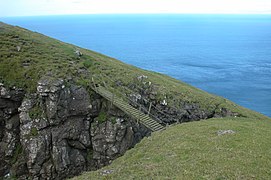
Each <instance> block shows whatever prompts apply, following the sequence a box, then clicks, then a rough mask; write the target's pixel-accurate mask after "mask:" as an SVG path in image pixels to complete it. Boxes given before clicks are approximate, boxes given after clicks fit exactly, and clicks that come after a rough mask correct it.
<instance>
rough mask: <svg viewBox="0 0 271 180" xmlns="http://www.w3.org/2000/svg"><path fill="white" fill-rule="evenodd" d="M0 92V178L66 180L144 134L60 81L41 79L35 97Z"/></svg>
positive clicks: (99, 163)
mask: <svg viewBox="0 0 271 180" xmlns="http://www.w3.org/2000/svg"><path fill="white" fill-rule="evenodd" d="M0 90H1V96H0V123H1V124H0V138H1V139H0V140H1V141H0V147H1V148H0V154H1V157H0V161H1V164H0V177H17V178H18V179H25V178H30V179H64V178H67V177H72V176H75V175H78V174H80V173H81V172H82V171H86V170H94V169H97V168H100V167H102V166H105V165H107V164H109V163H110V162H111V161H112V160H114V159H115V158H117V157H119V156H121V155H123V154H124V152H125V151H126V150H128V149H130V148H131V147H133V146H134V145H135V144H136V143H137V142H139V141H140V140H141V139H142V138H143V137H144V136H147V135H149V134H150V132H149V130H147V129H146V128H144V127H143V126H140V125H138V124H136V123H134V122H133V121H132V120H131V119H130V118H128V117H127V116H125V114H124V113H123V112H121V111H120V110H118V109H116V108H114V107H112V106H110V103H108V102H107V101H106V100H104V99H103V98H102V97H100V96H99V95H97V94H95V93H93V94H89V92H87V91H86V89H85V88H83V87H79V86H76V85H74V84H73V83H68V84H67V83H65V82H64V81H63V80H61V79H50V78H44V79H41V80H40V81H39V82H38V86H37V92H36V93H35V94H28V95H25V94H24V92H23V91H21V90H16V89H11V90H9V89H6V88H5V87H4V86H3V85H1V86H0ZM2 162H4V163H2Z"/></svg>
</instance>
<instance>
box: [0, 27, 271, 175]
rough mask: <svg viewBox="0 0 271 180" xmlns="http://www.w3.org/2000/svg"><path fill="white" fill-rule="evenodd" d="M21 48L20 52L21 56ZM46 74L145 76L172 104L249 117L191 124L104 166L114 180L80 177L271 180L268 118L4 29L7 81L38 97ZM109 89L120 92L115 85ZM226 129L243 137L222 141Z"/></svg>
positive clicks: (1, 53)
mask: <svg viewBox="0 0 271 180" xmlns="http://www.w3.org/2000/svg"><path fill="white" fill-rule="evenodd" d="M16 46H20V47H21V50H20V51H19V52H18V51H17V48H16ZM76 49H79V50H80V51H81V52H83V54H84V55H83V56H82V57H81V58H80V59H79V58H78V57H77V56H76V55H75V53H74V52H75V50H76ZM23 63H30V66H29V67H23ZM82 68H87V69H88V70H89V74H84V73H83V74H82V73H79V72H78V70H79V69H82ZM44 74H51V76H53V77H55V78H57V77H61V78H66V77H68V76H71V77H73V78H74V80H75V81H76V82H78V83H79V84H82V85H84V86H86V85H87V83H88V81H89V79H90V76H89V75H103V76H106V77H110V78H111V79H112V80H113V81H116V80H121V81H122V82H123V84H124V85H128V84H129V83H130V82H135V80H134V79H136V77H138V76H139V75H142V74H144V75H147V76H148V80H149V81H151V82H152V83H153V84H156V85H157V86H158V87H159V89H158V93H159V94H160V95H161V96H163V95H167V96H168V97H169V101H170V100H171V101H170V102H169V103H170V104H171V105H173V104H174V102H175V101H174V100H182V101H186V102H190V103H197V104H199V105H200V106H201V108H202V109H212V108H213V107H214V106H218V107H220V108H222V107H225V108H227V109H229V110H231V111H232V112H238V113H240V114H241V115H242V116H244V117H246V118H232V119H230V118H226V119H212V120H208V121H200V122H192V123H187V124H182V125H178V126H174V127H171V128H169V129H168V130H166V131H163V132H161V133H154V134H153V136H152V137H150V138H146V139H144V140H143V141H142V142H141V143H139V144H138V145H136V147H135V148H134V149H132V150H130V151H128V152H127V153H126V154H125V156H123V157H121V158H119V159H117V160H116V161H114V162H113V164H112V165H111V166H109V167H105V168H104V169H113V170H114V172H113V173H112V174H110V175H109V176H101V175H100V172H101V170H99V171H97V172H91V173H87V174H84V175H83V176H81V177H78V178H79V179H90V178H91V179H95V178H114V179H125V178H128V179H133V178H145V177H147V176H152V177H162V178H167V177H168V178H169V179H172V178H174V177H175V178H176V179H177V178H183V179H191V178H194V179H225V178H226V179H228V178H230V179H232V178H238V179H242V178H243V179H250V178H253V177H257V178H258V179H268V178H269V177H270V176H271V174H270V170H269V167H271V160H270V157H271V148H270V143H269V142H270V140H271V139H270V137H271V131H270V128H271V122H270V119H269V118H267V117H265V116H263V115H261V114H259V113H256V112H253V111H251V110H248V109H246V108H243V107H240V106H238V105H236V104H234V103H232V102H231V101H228V100H226V99H224V98H221V97H217V96H213V95H210V94H208V93H206V92H204V91H201V90H199V89H196V88H194V87H192V86H189V85H187V84H185V83H183V82H180V81H178V80H176V79H173V78H170V77H168V76H165V75H162V74H159V73H155V72H150V71H146V70H142V69H139V68H136V67H134V66H131V65H127V64H124V63H122V62H120V61H118V60H115V59H112V58H110V57H107V56H104V55H102V54H99V53H96V52H93V51H90V50H86V49H81V48H79V47H76V46H74V45H70V44H66V43H63V42H60V41H58V40H55V39H52V38H48V37H46V36H44V35H41V34H38V33H34V32H31V31H28V30H25V29H22V28H19V27H14V26H9V25H6V24H3V23H0V81H2V82H4V83H5V84H6V85H10V86H17V87H23V88H25V89H27V91H29V92H31V91H35V87H36V83H37V81H38V79H40V78H41V77H42V76H43V75H44ZM105 81H106V80H105ZM107 83H108V84H109V85H111V86H113V87H114V84H113V83H111V82H107ZM219 129H232V130H235V131H236V132H237V133H236V134H234V135H225V136H217V135H216V131H217V130H219Z"/></svg>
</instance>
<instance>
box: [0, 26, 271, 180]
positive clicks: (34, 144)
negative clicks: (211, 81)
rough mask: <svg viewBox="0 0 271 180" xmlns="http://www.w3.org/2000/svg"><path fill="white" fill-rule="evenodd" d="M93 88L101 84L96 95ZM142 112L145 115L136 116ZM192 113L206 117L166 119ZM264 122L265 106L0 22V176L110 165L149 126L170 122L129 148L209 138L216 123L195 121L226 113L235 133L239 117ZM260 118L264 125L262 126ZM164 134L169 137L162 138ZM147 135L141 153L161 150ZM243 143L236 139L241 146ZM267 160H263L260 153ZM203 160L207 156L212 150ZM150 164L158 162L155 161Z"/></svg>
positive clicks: (55, 175) (59, 175)
mask: <svg viewBox="0 0 271 180" xmlns="http://www.w3.org/2000/svg"><path fill="white" fill-rule="evenodd" d="M97 88H100V89H104V90H103V92H104V94H103V93H101V92H100V91H98V90H97ZM114 100H115V101H114ZM212 118H219V119H215V120H213V119H212ZM225 118H226V119H225ZM146 119H152V121H149V120H148V122H144V120H146ZM206 119H208V120H206ZM224 119H225V120H224ZM229 119H231V120H229ZM199 120H206V121H201V122H193V123H185V124H181V125H176V126H174V125H175V124H179V123H184V122H191V121H199ZM269 121H270V119H269V118H267V117H265V116H264V115H261V114H259V113H257V112H254V111H251V110H249V109H246V108H243V107H241V106H239V105H237V104H235V103H233V102H231V101H229V100H227V99H225V98H222V97H218V96H215V95H211V94H209V93H207V92H204V91H202V90H199V89H197V88H195V87H192V86H190V85H188V84H186V83H183V82H181V81H179V80H176V79H173V78H171V77H168V76H166V75H163V74H160V73H156V72H151V71H146V70H142V69H139V68H136V67H134V66H132V65H127V64H125V63H122V62H120V61H118V60H116V59H113V58H110V57H107V56H105V55H102V54H99V53H96V52H93V51H90V50H87V49H83V48H80V47H77V46H74V45H71V44H67V43H64V42H61V41H58V40H55V39H52V38H50V37H47V36H44V35H42V34H39V33H36V32H31V31H29V30H26V29H23V28H20V27H15V26H10V25H7V24H4V23H0V161H1V162H3V163H2V164H1V166H0V177H1V178H2V177H7V178H8V177H14V178H19V179H25V178H30V179H32V178H33V179H34V178H38V179H65V178H68V177H73V176H75V175H79V174H80V173H82V172H83V171H88V170H97V169H99V168H101V167H104V166H106V165H109V164H111V163H112V161H113V160H115V159H116V158H118V157H120V156H122V155H123V154H124V153H125V152H126V151H127V150H129V149H131V148H133V147H134V146H135V145H136V144H137V143H139V142H140V141H141V140H142V139H143V138H144V137H146V136H149V135H150V134H151V133H152V131H155V130H160V129H162V128H160V127H163V128H165V127H167V126H168V125H172V126H174V127H171V128H169V129H168V130H165V131H163V132H161V131H159V132H155V133H153V136H151V137H148V138H145V139H144V140H143V141H142V143H140V144H138V145H137V146H136V148H135V149H132V150H131V151H129V152H128V153H127V154H129V153H131V152H132V153H133V152H135V151H138V153H140V152H141V150H140V148H141V147H143V149H144V147H145V146H146V147H147V145H146V144H145V143H147V142H148V140H150V139H152V138H153V139H156V138H160V139H161V142H163V141H165V143H166V142H168V143H171V142H172V144H171V145H172V147H170V144H169V145H167V146H169V148H167V147H166V146H164V147H163V148H164V149H163V148H161V150H163V152H164V151H168V150H169V149H174V148H177V149H178V148H181V149H182V148H185V147H183V146H178V144H179V142H178V141H177V140H178V138H185V139H187V141H188V140H189V142H190V140H191V139H193V138H194V137H195V136H199V138H200V137H207V136H208V137H209V135H210V138H211V139H212V137H214V136H215V132H213V131H212V132H210V133H211V134H208V133H207V134H204V132H202V134H201V133H200V132H201V130H202V131H204V129H201V128H203V127H205V126H203V127H201V126H202V125H206V128H207V129H205V130H208V128H212V127H213V126H217V127H220V126H223V125H224V124H225V127H227V126H226V125H227V123H228V122H231V123H230V124H232V126H229V128H230V127H232V128H233V130H236V131H237V133H236V135H234V136H233V137H239V130H240V129H239V126H240V127H242V126H243V123H244V122H248V123H245V124H246V125H247V124H249V123H251V124H250V125H249V128H252V126H253V127H255V129H257V130H259V131H261V133H268V132H265V131H266V129H265V128H269V125H270V124H269ZM208 123H210V127H209V125H208ZM264 123H266V127H262V124H264ZM151 126H154V128H153V129H152V128H151ZM190 126H191V128H189V127H190ZM192 126H193V127H192ZM258 126H259V129H258ZM158 127H159V128H158ZM186 127H188V128H187V129H186ZM249 128H247V130H244V133H248V134H247V135H248V137H250V136H251V135H253V134H249V133H250V131H251V129H249ZM261 128H262V129H261ZM193 129H195V130H193ZM197 129H198V131H199V132H197ZM223 129H224V128H222V130H223ZM214 130H216V129H215V128H214ZM183 132H187V134H186V133H185V134H182V133H183ZM240 132H241V130H240ZM179 133H180V134H179ZM189 133H190V134H189ZM190 135H191V137H190ZM266 135H267V134H258V137H257V138H258V139H259V141H258V140H257V143H260V144H261V143H264V142H266V139H265V138H268V137H269V136H266ZM261 136H263V137H262V141H260V139H261V138H260V137H261ZM169 137H170V141H168V139H167V138H169ZM221 137H222V136H221ZM223 137H224V136H223ZM225 137H228V136H225ZM229 137H231V136H229ZM242 138H247V137H246V136H243V135H242V133H240V139H239V140H238V139H237V141H239V142H241V141H243V139H242ZM175 140H176V141H175ZM182 140H183V139H182ZM201 141H202V142H204V140H201V139H197V137H195V141H192V140H191V143H192V144H191V146H198V145H197V143H201ZM234 141H235V140H234ZM151 142H153V143H154V144H153V145H152V144H150V148H148V150H146V149H144V151H145V153H150V154H153V155H159V153H157V149H155V148H154V147H155V146H156V145H157V146H158V144H159V142H160V141H151ZM189 142H187V143H189ZM193 142H194V143H195V144H193ZM222 142H223V141H222ZM248 142H249V141H248ZM225 143H226V142H225ZM233 143H235V142H233ZM242 144H243V143H242ZM160 145H162V144H160ZM160 145H159V146H160ZM206 145H207V146H208V143H206ZM246 145H247V144H244V147H242V148H244V149H245V146H246ZM152 146H153V149H152V148H151V147H152ZM159 146H158V147H159ZM200 146H201V145H200ZM246 147H247V148H249V147H250V145H248V146H246ZM206 148H207V149H206V151H212V148H213V144H210V146H209V147H206ZM208 148H211V149H209V150H208ZM252 148H253V147H252ZM266 148H268V147H266ZM263 150H264V149H263ZM252 152H253V151H252ZM176 153H177V152H176ZM185 153H187V151H185ZM263 153H265V151H262V152H261V151H259V154H263ZM266 153H267V152H266ZM133 154H134V155H135V157H134V158H133V156H131V158H132V159H129V158H130V157H129V158H128V157H127V156H128V155H126V156H125V159H127V161H125V162H127V163H129V162H134V161H135V160H136V159H137V157H136V155H137V153H133ZM209 154H210V155H211V153H209ZM160 155H161V156H162V155H163V154H160ZM199 155H200V154H199ZM227 155H228V154H226V153H225V156H227ZM140 156H141V155H140ZM177 156H178V157H179V156H180V157H181V156H182V154H178V153H177ZM189 156H191V154H187V158H189ZM203 156H204V154H203ZM214 156H216V154H214ZM263 157H265V156H263ZM181 158H182V157H181ZM199 158H200V157H199ZM244 158H245V159H246V158H248V156H244ZM150 159H151V160H153V161H159V162H160V163H162V164H163V163H164V160H165V159H164V157H155V156H153V157H152V156H150ZM122 160H123V158H122V159H120V160H117V161H116V162H121V161H122ZM138 160H140V157H139V159H138ZM148 160H149V159H148ZM176 160H177V159H176ZM218 160H222V159H218ZM265 160H267V163H269V161H268V158H265ZM136 161H137V160H136ZM139 162H140V161H139ZM178 162H179V161H176V162H172V163H173V164H172V165H174V166H175V165H176V166H177V164H174V163H178ZM142 163H143V162H142ZM187 163H189V162H187ZM210 163H211V164H212V163H214V162H212V159H211V161H210ZM264 163H265V162H264ZM121 164H122V163H120V165H121ZM162 164H160V165H159V164H157V166H162ZM114 165H115V163H114ZM155 166H156V165H155ZM191 166H194V164H191ZM195 166H196V165H195ZM225 166H226V165H225ZM229 166H230V167H231V165H229ZM129 167H130V166H128V165H127V168H129ZM169 167H170V166H169ZM210 167H211V166H210ZM210 167H209V166H208V165H207V167H206V171H208V172H209V170H210ZM133 168H134V167H133ZM161 168H163V167H161ZM191 168H192V167H191ZM153 169H154V170H156V169H157V171H159V168H156V167H155V168H153ZM173 169H174V168H173ZM135 170H136V169H135ZM161 170H163V169H161ZM136 171H137V170H136ZM169 172H170V171H169ZM129 173H130V172H129ZM134 173H135V174H134V175H135V176H140V174H142V175H143V174H144V172H143V170H142V172H141V170H140V169H138V173H140V174H136V173H137V172H134ZM145 173H147V172H145ZM154 173H156V172H154ZM157 173H158V172H157ZM94 175H95V174H94ZM112 175H113V176H114V174H112ZM119 175H121V174H119ZM149 175H154V174H149ZM172 175H173V176H174V173H173V172H172ZM177 175H178V174H176V176H177ZM191 175H192V174H191ZM91 176H92V175H91ZM110 176H111V175H110ZM121 176H122V175H121ZM123 176H125V173H124V174H123ZM161 176H162V177H164V176H168V175H164V174H161ZM198 176H201V175H200V174H198V175H197V174H195V177H198ZM229 177H231V176H229ZM116 178H117V177H116Z"/></svg>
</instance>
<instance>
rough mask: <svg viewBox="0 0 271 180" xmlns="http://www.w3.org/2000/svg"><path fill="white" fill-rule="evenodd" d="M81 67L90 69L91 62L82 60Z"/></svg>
mask: <svg viewBox="0 0 271 180" xmlns="http://www.w3.org/2000/svg"><path fill="white" fill-rule="evenodd" d="M83 65H84V66H85V67H86V68H90V67H91V65H92V62H91V61H90V60H89V59H86V60H84V62H83Z"/></svg>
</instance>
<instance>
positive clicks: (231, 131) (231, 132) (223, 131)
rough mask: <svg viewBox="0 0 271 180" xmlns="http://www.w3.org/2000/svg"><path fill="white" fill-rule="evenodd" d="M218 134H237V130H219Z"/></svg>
mask: <svg viewBox="0 0 271 180" xmlns="http://www.w3.org/2000/svg"><path fill="white" fill-rule="evenodd" d="M216 133H217V135H218V136H221V135H225V134H235V133H236V132H235V131H233V130H231V129H229V130H219V131H217V132H216Z"/></svg>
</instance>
